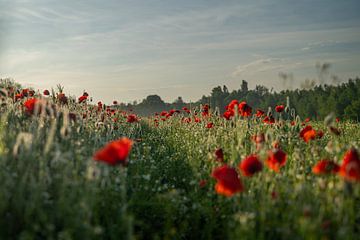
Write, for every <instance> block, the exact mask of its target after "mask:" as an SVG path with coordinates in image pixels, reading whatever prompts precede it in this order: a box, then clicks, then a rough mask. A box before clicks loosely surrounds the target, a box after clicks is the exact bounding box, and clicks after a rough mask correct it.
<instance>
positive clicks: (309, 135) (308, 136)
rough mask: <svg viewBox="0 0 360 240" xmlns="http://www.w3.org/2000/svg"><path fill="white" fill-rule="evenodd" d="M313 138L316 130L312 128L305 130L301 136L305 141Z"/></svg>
mask: <svg viewBox="0 0 360 240" xmlns="http://www.w3.org/2000/svg"><path fill="white" fill-rule="evenodd" d="M315 138H316V131H315V130H314V129H311V130H310V131H307V132H305V134H304V137H303V139H304V141H305V142H309V141H310V140H314V139H315Z"/></svg>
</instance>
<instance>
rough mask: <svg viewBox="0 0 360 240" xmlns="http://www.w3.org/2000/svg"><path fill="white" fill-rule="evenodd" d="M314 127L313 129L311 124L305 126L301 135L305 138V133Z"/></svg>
mask: <svg viewBox="0 0 360 240" xmlns="http://www.w3.org/2000/svg"><path fill="white" fill-rule="evenodd" d="M312 129H313V128H312V126H310V125H308V126H306V127H304V128H303V129H302V130H301V131H300V137H301V138H303V137H304V135H305V133H306V132H307V131H310V130H312Z"/></svg>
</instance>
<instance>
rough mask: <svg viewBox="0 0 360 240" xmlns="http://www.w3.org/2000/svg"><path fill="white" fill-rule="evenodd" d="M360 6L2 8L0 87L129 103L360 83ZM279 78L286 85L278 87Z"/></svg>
mask: <svg viewBox="0 0 360 240" xmlns="http://www.w3.org/2000/svg"><path fill="white" fill-rule="evenodd" d="M359 10H360V1H359V0H342V1H339V0H301V1H300V0H298V1H294V0H276V1H275V0H258V1H255V0H241V1H240V0H238V1H230V0H222V1H218V0H216V1H215V0H181V1H180V0H106V1H104V0H62V1H58V0H0V36H1V37H0V77H2V78H4V77H11V78H13V79H14V80H16V81H17V82H19V83H21V84H22V85H24V86H30V87H33V88H35V89H39V90H41V91H42V90H43V89H50V88H51V87H54V88H55V87H56V85H57V84H61V85H62V86H64V87H65V91H66V92H68V93H70V94H72V95H81V94H82V92H83V91H84V90H86V91H87V92H88V93H89V94H90V95H91V96H93V97H94V99H95V100H103V101H104V102H108V103H109V102H111V101H113V100H118V101H120V102H132V101H134V100H137V101H139V100H141V99H143V98H145V97H146V96H147V95H150V94H158V95H160V96H161V97H162V98H163V99H164V100H165V101H168V102H172V101H174V100H175V99H176V98H177V97H178V96H182V97H183V99H184V100H185V101H196V100H198V99H200V98H201V96H202V95H208V94H209V93H210V91H211V89H212V88H213V87H216V86H218V85H221V86H222V85H226V86H227V87H228V88H229V89H230V90H233V89H238V88H240V85H241V80H242V79H245V80H246V81H248V83H249V88H254V87H255V86H256V85H265V86H267V87H268V88H269V89H271V88H273V89H275V90H281V89H285V88H296V87H299V86H300V85H301V83H302V82H303V81H304V80H305V79H313V78H317V77H318V71H317V69H316V67H315V65H316V64H317V63H320V64H322V63H330V64H331V68H330V69H329V71H328V73H327V75H326V77H325V79H326V81H327V82H328V83H332V81H333V80H332V79H333V78H334V76H336V77H337V79H338V80H337V81H339V82H341V81H347V79H348V78H354V77H356V76H360V66H359V63H360V14H359ZM279 73H285V74H286V75H287V76H291V81H287V82H284V81H283V80H282V78H281V77H279Z"/></svg>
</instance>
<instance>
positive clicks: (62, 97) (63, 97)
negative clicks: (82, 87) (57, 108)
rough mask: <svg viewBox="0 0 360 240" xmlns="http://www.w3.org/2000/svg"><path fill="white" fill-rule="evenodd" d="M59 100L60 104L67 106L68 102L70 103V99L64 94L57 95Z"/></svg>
mask: <svg viewBox="0 0 360 240" xmlns="http://www.w3.org/2000/svg"><path fill="white" fill-rule="evenodd" d="M57 99H58V100H59V102H60V103H62V104H67V102H68V98H67V97H66V96H65V94H64V93H59V94H58V95H57Z"/></svg>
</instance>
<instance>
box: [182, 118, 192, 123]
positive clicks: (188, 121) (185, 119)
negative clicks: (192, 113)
mask: <svg viewBox="0 0 360 240" xmlns="http://www.w3.org/2000/svg"><path fill="white" fill-rule="evenodd" d="M182 121H183V122H184V123H191V118H190V117H187V118H186V117H184V118H182Z"/></svg>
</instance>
